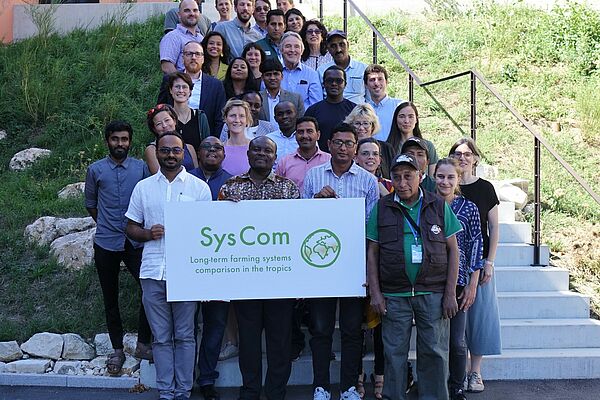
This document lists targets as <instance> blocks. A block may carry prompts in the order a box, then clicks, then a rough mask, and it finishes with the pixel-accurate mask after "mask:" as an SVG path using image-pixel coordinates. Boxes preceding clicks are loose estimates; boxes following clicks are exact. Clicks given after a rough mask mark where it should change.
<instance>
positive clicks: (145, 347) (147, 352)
mask: <svg viewBox="0 0 600 400" xmlns="http://www.w3.org/2000/svg"><path fill="white" fill-rule="evenodd" d="M133 356H134V357H135V358H140V359H142V360H148V361H150V362H152V361H154V358H153V357H152V346H151V345H149V344H144V343H141V342H138V343H137V345H136V346H135V353H133Z"/></svg>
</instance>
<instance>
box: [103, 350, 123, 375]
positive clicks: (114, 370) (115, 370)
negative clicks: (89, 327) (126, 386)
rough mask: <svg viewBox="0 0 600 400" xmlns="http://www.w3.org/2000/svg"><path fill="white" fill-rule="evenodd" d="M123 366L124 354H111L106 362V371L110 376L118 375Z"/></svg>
mask: <svg viewBox="0 0 600 400" xmlns="http://www.w3.org/2000/svg"><path fill="white" fill-rule="evenodd" d="M123 364H125V353H123V352H119V353H113V354H111V355H109V356H108V359H107V360H106V371H107V372H108V373H109V374H110V375H118V374H119V372H121V368H123Z"/></svg>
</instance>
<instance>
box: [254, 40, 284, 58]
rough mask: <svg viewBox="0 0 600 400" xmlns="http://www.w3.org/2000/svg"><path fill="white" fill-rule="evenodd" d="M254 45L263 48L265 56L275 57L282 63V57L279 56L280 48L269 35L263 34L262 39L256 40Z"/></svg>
mask: <svg viewBox="0 0 600 400" xmlns="http://www.w3.org/2000/svg"><path fill="white" fill-rule="evenodd" d="M256 45H257V46H258V47H260V48H261V49H263V51H264V52H265V55H266V56H267V58H270V59H273V60H274V59H277V60H279V62H280V63H282V64H283V61H282V60H283V58H282V56H281V49H280V48H279V45H278V44H277V43H274V42H273V40H272V39H271V38H270V37H269V36H265V37H264V38H263V39H261V40H259V41H258V42H256Z"/></svg>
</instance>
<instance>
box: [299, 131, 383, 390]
mask: <svg viewBox="0 0 600 400" xmlns="http://www.w3.org/2000/svg"><path fill="white" fill-rule="evenodd" d="M357 141H358V137H357V135H356V132H355V131H354V128H353V127H352V126H351V125H348V124H345V123H342V124H340V125H338V126H336V127H335V128H334V129H333V131H332V133H331V139H329V141H328V142H329V150H330V152H331V161H330V162H328V163H325V164H322V165H319V166H317V167H314V168H313V169H311V170H310V171H308V173H307V174H306V178H305V179H304V195H303V197H304V198H305V199H312V198H315V199H317V198H363V199H365V215H366V217H367V218H368V217H369V214H370V212H371V209H372V208H373V206H374V205H375V204H376V203H377V200H378V199H379V189H378V186H377V178H375V175H373V174H371V173H369V172H367V171H366V170H364V169H362V168H360V167H359V166H358V165H357V164H356V163H355V162H354V156H355V155H356V144H357ZM348 218H352V216H348ZM337 304H338V298H319V299H309V300H308V308H309V312H310V334H311V336H312V337H311V339H310V348H311V351H312V358H313V359H312V361H313V390H314V393H313V398H314V400H330V398H331V388H330V378H329V365H330V361H331V347H332V343H333V332H334V330H335V319H336V308H337ZM339 304H340V310H339V326H340V332H341V342H342V343H341V344H342V358H341V365H340V392H341V399H342V400H360V399H361V397H360V395H359V394H358V392H357V391H356V385H357V383H358V376H359V375H360V373H361V368H362V340H363V338H362V319H363V309H364V298H361V297H341V298H339Z"/></svg>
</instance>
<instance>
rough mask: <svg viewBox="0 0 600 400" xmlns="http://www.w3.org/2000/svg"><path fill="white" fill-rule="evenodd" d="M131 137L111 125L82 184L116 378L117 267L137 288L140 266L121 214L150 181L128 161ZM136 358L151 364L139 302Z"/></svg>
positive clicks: (121, 126)
mask: <svg viewBox="0 0 600 400" xmlns="http://www.w3.org/2000/svg"><path fill="white" fill-rule="evenodd" d="M132 136H133V129H132V128H131V125H129V124H128V123H127V122H124V121H113V122H111V123H109V124H108V125H107V126H106V129H105V130H104V138H105V140H106V145H107V146H108V151H109V155H108V156H107V157H105V158H103V159H101V160H98V161H96V162H95V163H93V164H92V165H90V166H89V168H88V170H87V175H86V178H85V207H86V208H87V210H88V212H89V214H90V215H91V216H92V218H93V219H94V221H96V235H95V236H94V262H95V264H96V271H97V272H98V279H99V280H100V287H101V288H102V297H103V300H104V312H105V314H106V326H107V328H108V334H109V336H110V341H111V343H112V347H113V349H114V353H113V354H112V355H110V356H109V357H108V360H107V370H108V372H109V373H110V374H118V373H119V372H120V371H121V367H122V366H123V363H124V362H125V354H124V353H123V326H122V324H121V314H120V312H119V271H120V269H121V267H120V264H121V262H123V263H124V264H125V267H126V268H127V270H128V271H129V273H130V274H131V276H133V278H134V279H135V280H136V282H138V284H139V275H140V264H141V261H142V244H141V243H138V242H134V241H131V240H130V239H128V238H127V237H126V235H125V227H126V225H127V219H126V218H125V215H124V214H125V210H126V209H127V206H128V205H129V197H130V196H131V192H132V191H133V188H134V187H135V185H136V184H137V183H138V182H139V181H141V180H142V179H144V178H146V177H148V176H149V175H150V172H149V171H148V168H147V167H146V163H145V162H143V161H142V160H137V159H135V158H132V157H128V156H127V154H128V153H129V147H130V145H131V137H132ZM129 295H132V294H131V293H130V294H129ZM136 357H140V358H144V359H152V349H151V348H150V327H149V326H148V321H147V320H146V313H145V312H144V307H143V305H142V304H141V302H140V309H139V314H138V344H137V347H136Z"/></svg>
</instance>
